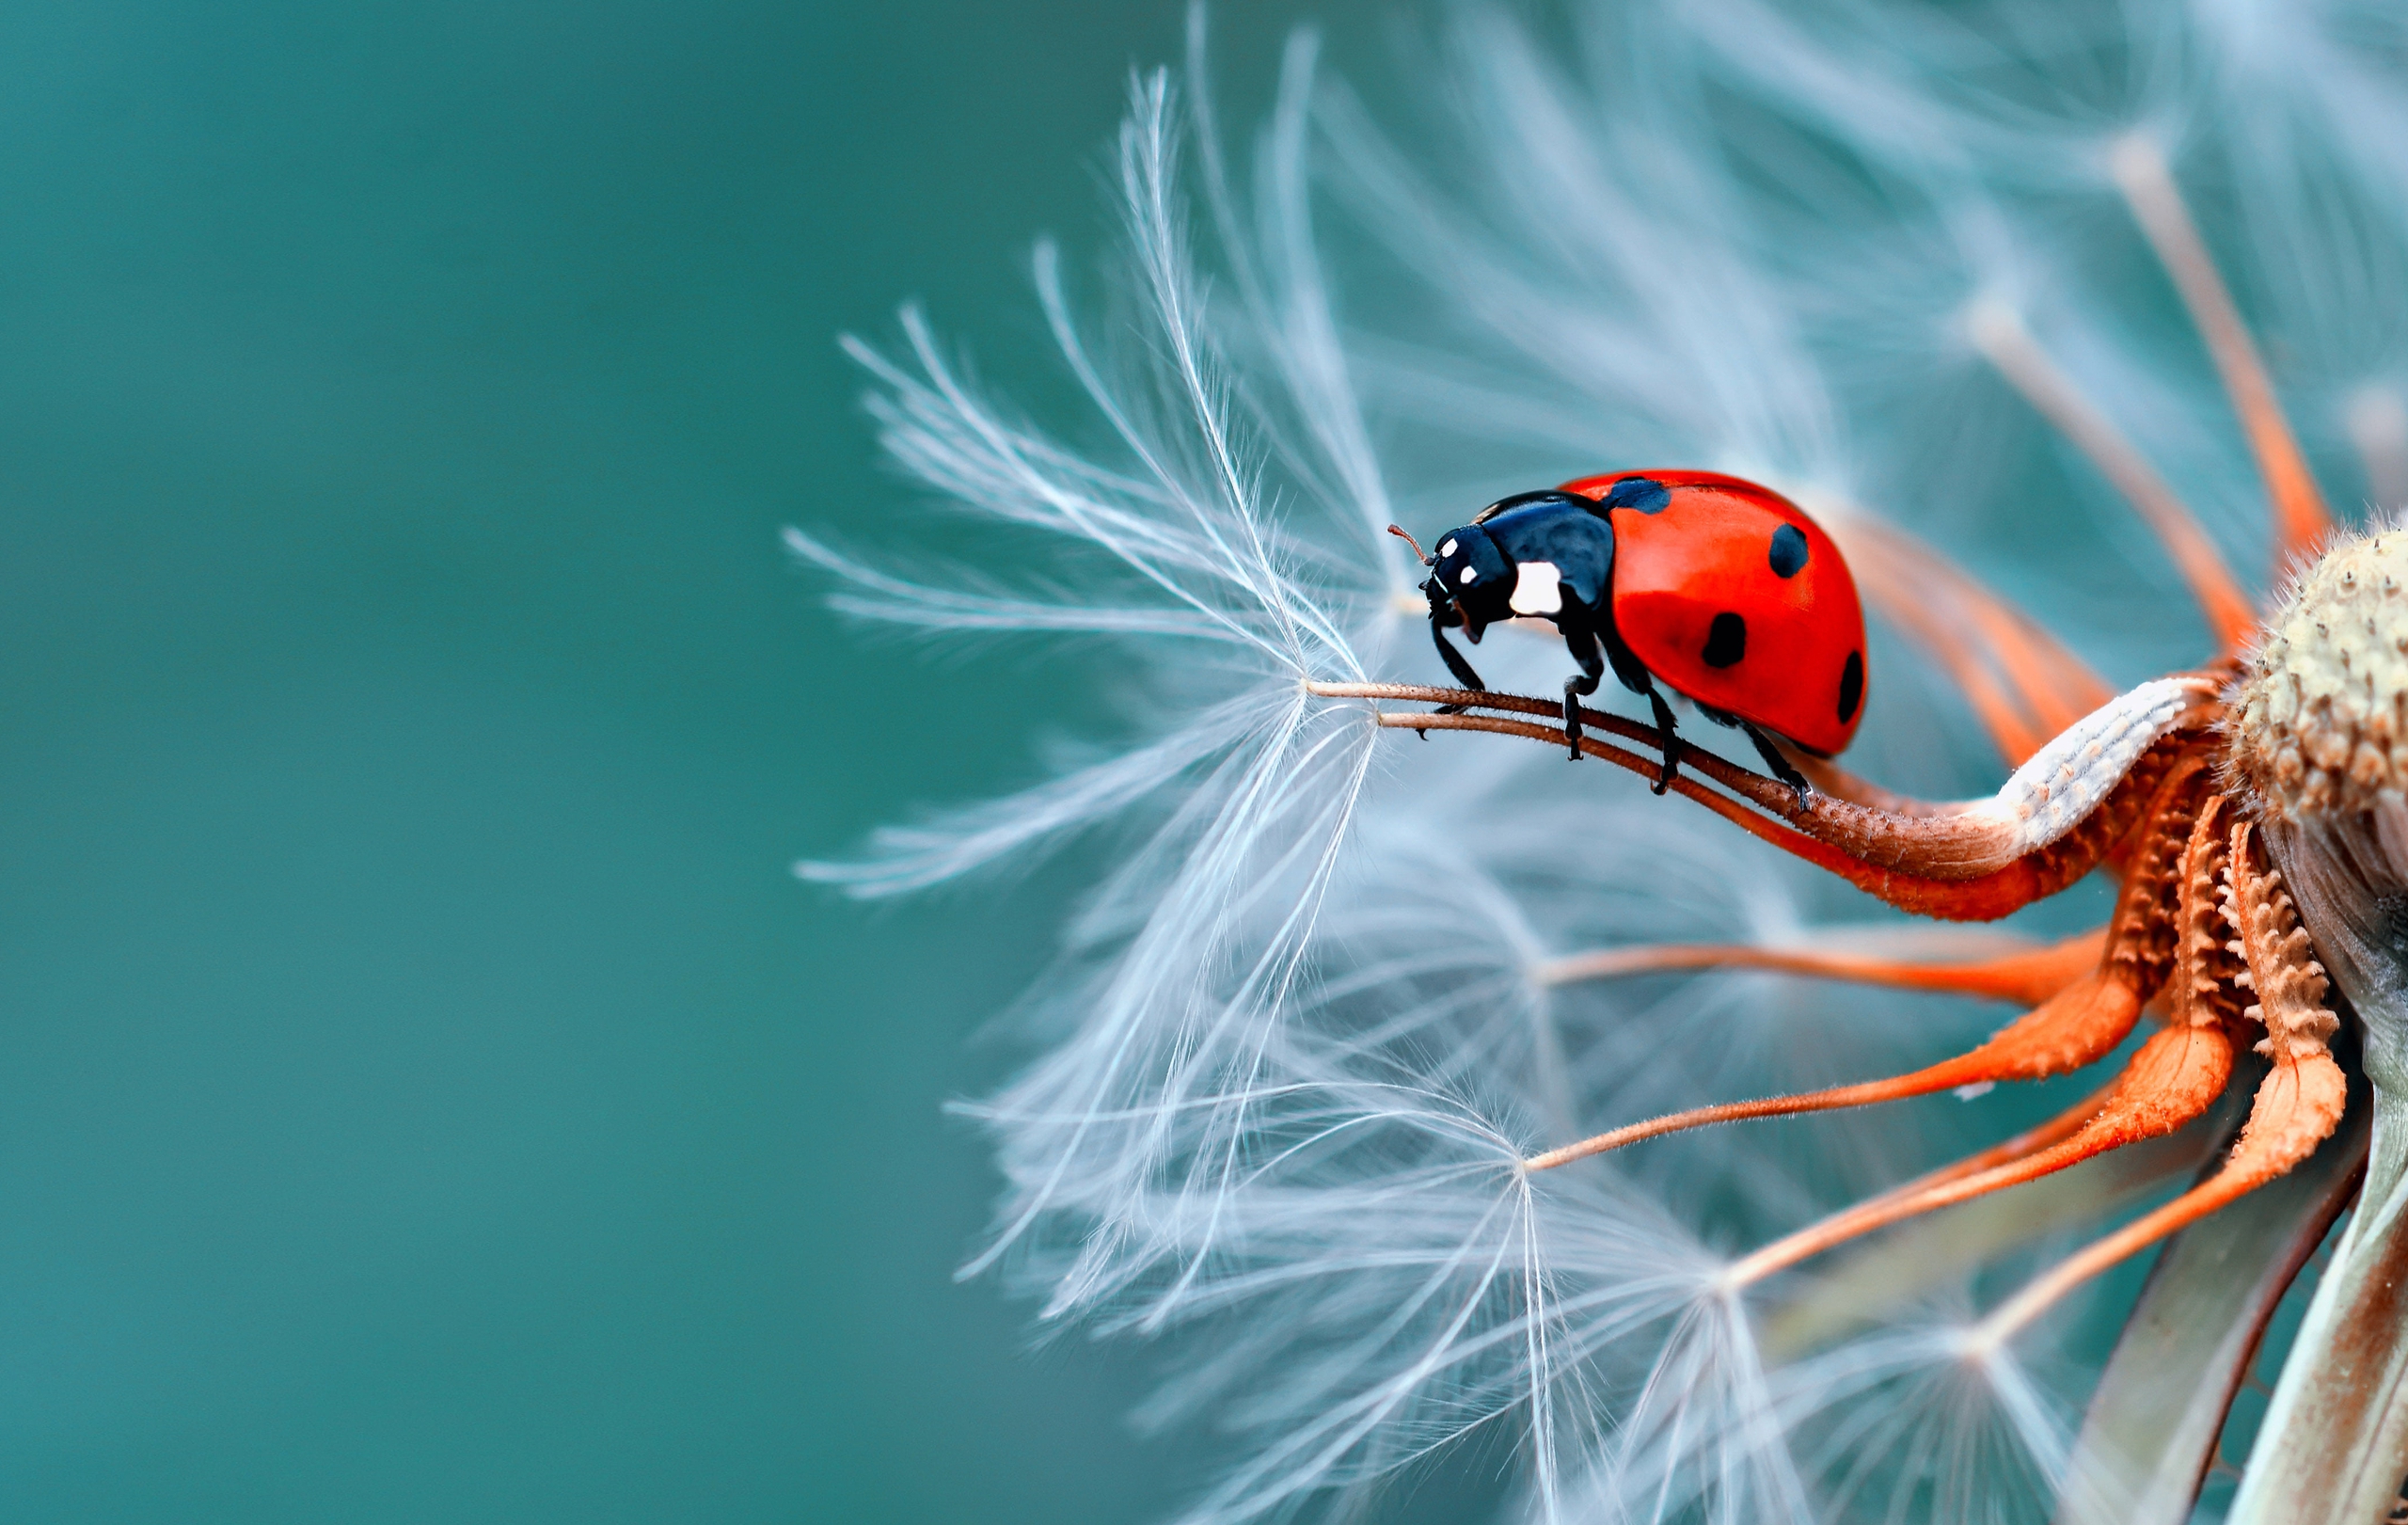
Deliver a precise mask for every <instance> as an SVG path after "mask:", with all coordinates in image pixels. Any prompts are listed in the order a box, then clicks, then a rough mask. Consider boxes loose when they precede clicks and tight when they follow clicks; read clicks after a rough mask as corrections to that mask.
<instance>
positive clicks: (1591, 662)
mask: <svg viewBox="0 0 2408 1525" xmlns="http://www.w3.org/2000/svg"><path fill="white" fill-rule="evenodd" d="M1560 628H1561V629H1562V631H1563V643H1564V645H1565V646H1566V647H1568V648H1570V650H1571V652H1572V659H1573V660H1574V661H1576V662H1578V663H1579V664H1580V671H1579V672H1577V673H1576V674H1574V675H1572V676H1570V677H1567V678H1565V679H1564V680H1563V739H1564V740H1565V741H1567V742H1569V743H1570V744H1571V747H1572V760H1573V761H1574V762H1578V761H1579V760H1580V701H1581V700H1582V699H1584V698H1586V697H1588V696H1589V695H1590V694H1592V693H1594V692H1596V691H1597V681H1598V679H1600V678H1602V677H1604V676H1605V675H1606V654H1605V653H1604V651H1602V650H1601V649H1599V647H1598V645H1597V633H1596V632H1595V631H1594V630H1592V629H1590V628H1589V627H1587V626H1585V625H1575V624H1572V623H1571V622H1569V621H1565V622H1563V623H1562V624H1561V626H1560Z"/></svg>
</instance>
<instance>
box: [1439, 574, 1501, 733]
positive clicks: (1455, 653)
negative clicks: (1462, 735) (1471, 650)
mask: <svg viewBox="0 0 2408 1525" xmlns="http://www.w3.org/2000/svg"><path fill="white" fill-rule="evenodd" d="M1450 624H1454V610H1450V607H1448V605H1445V600H1442V597H1440V596H1437V593H1431V641H1433V643H1435V645H1437V658H1440V660H1442V662H1445V665H1448V672H1452V675H1454V682H1459V684H1462V687H1466V689H1471V691H1476V694H1486V691H1488V684H1483V682H1481V675H1479V672H1474V670H1471V660H1469V658H1464V653H1459V650H1454V641H1448V627H1450ZM1462 708H1464V706H1459V704H1448V706H1442V708H1440V710H1437V713H1440V716H1454V713H1462Z"/></svg>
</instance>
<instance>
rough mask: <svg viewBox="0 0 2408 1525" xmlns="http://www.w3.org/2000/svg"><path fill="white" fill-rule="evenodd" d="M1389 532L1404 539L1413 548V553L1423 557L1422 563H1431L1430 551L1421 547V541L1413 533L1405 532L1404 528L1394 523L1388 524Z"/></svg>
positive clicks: (1425, 564)
mask: <svg viewBox="0 0 2408 1525" xmlns="http://www.w3.org/2000/svg"><path fill="white" fill-rule="evenodd" d="M1388 533H1390V534H1392V535H1394V536H1396V537H1397V538H1398V539H1399V540H1402V541H1403V542H1404V543H1405V544H1406V545H1408V546H1411V547H1412V548H1413V554H1415V555H1416V556H1418V557H1420V558H1421V564H1422V565H1424V566H1427V565H1429V564H1430V553H1429V552H1428V551H1426V550H1423V549H1422V548H1421V542H1420V541H1418V540H1416V539H1414V538H1413V537H1412V536H1411V535H1409V534H1407V533H1405V532H1403V531H1402V530H1401V529H1399V528H1398V527H1397V526H1395V525H1393V524H1391V525H1389V526H1388Z"/></svg>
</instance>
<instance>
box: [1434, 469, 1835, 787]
mask: <svg viewBox="0 0 2408 1525" xmlns="http://www.w3.org/2000/svg"><path fill="white" fill-rule="evenodd" d="M1397 533H1399V534H1403V532H1402V530H1400V531H1398V532H1397ZM1406 538H1407V540H1408V541H1410V540H1411V537H1410V536H1406ZM1414 548H1415V550H1416V551H1417V552H1418V551H1419V550H1420V547H1419V546H1418V545H1416V546H1415V547H1414ZM1421 560H1422V564H1423V565H1425V566H1427V567H1429V568H1430V577H1429V580H1427V581H1426V582H1424V583H1423V584H1422V585H1421V586H1422V591H1423V592H1424V593H1425V594H1427V595H1428V596H1429V598H1430V635H1431V639H1433V640H1434V641H1435V642H1436V643H1437V644H1438V655H1439V656H1441V657H1443V658H1445V659H1446V662H1447V667H1448V670H1449V671H1450V672H1451V673H1453V674H1454V675H1455V677H1456V679H1457V680H1458V681H1460V682H1461V683H1462V684H1463V685H1464V687H1465V688H1468V689H1485V688H1486V687H1487V685H1485V684H1483V683H1482V682H1481V680H1480V675H1479V674H1478V673H1476V672H1474V671H1472V667H1471V663H1470V662H1469V661H1467V660H1465V658H1464V655H1463V653H1462V652H1460V651H1457V650H1456V649H1455V647H1454V645H1453V643H1450V642H1449V641H1448V639H1447V631H1448V629H1449V628H1450V627H1453V626H1458V625H1460V626H1461V627H1463V629H1464V633H1465V635H1466V636H1468V637H1470V639H1471V640H1472V642H1473V643H1475V644H1477V643H1479V641H1480V637H1481V631H1482V630H1484V629H1486V628H1487V627H1489V626H1491V625H1495V624H1497V622H1499V621H1501V620H1509V619H1513V618H1514V617H1516V616H1517V615H1518V616H1522V617H1527V618H1537V619H1547V620H1553V621H1554V622H1555V625H1556V627H1557V628H1558V629H1560V630H1561V631H1562V632H1563V640H1564V643H1565V644H1566V645H1567V646H1569V647H1570V648H1571V651H1572V659H1573V660H1575V661H1576V662H1578V663H1579V664H1580V671H1579V672H1578V673H1576V674H1575V675H1573V676H1571V677H1569V678H1566V679H1565V680H1564V684H1563V732H1564V739H1565V740H1567V741H1568V742H1570V743H1571V746H1572V755H1573V756H1574V757H1575V758H1577V757H1578V756H1579V755H1580V721H1579V709H1578V705H1577V702H1576V701H1577V700H1578V698H1579V697H1580V696H1582V695H1585V694H1590V693H1594V692H1595V691H1596V690H1597V682H1598V679H1599V678H1601V677H1602V676H1603V675H1604V673H1605V668H1606V665H1607V664H1608V663H1611V664H1612V666H1613V670H1614V676H1615V677H1617V678H1619V679H1621V681H1622V685H1623V687H1624V688H1626V689H1628V690H1630V691H1632V692H1633V693H1638V694H1644V695H1645V696H1646V698H1647V701H1648V703H1649V704H1650V705H1651V706H1652V707H1654V709H1655V715H1656V727H1657V729H1659V730H1661V731H1662V732H1663V733H1664V766H1663V770H1662V771H1661V772H1660V773H1659V774H1658V775H1657V779H1656V786H1655V789H1656V793H1657V794H1661V793H1663V792H1664V791H1665V790H1666V789H1667V788H1669V787H1670V786H1671V782H1672V711H1671V707H1669V706H1667V705H1666V704H1665V702H1664V696H1663V694H1662V693H1661V692H1659V691H1657V687H1656V686H1657V685H1658V684H1659V683H1660V684H1661V685H1663V687H1665V688H1668V689H1671V691H1673V692H1675V693H1677V694H1680V695H1681V696H1682V697H1684V698H1686V699H1687V700H1689V701H1690V702H1692V703H1693V704H1695V705H1696V706H1697V707H1699V708H1700V709H1701V710H1703V712H1704V713H1705V715H1706V716H1707V718H1708V719H1711V720H1714V721H1716V722H1719V723H1721V724H1724V725H1735V726H1737V727H1738V728H1740V729H1741V730H1744V731H1745V732H1747V733H1748V738H1749V739H1750V740H1751V741H1753V742H1754V743H1755V746H1756V751H1757V752H1758V753H1759V754H1760V755H1762V756H1763V757H1764V760H1765V763H1766V766H1767V767H1769V768H1770V769H1771V770H1773V772H1774V773H1775V774H1776V775H1777V776H1779V777H1780V778H1781V779H1782V781H1783V782H1785V783H1786V784H1788V785H1789V786H1790V787H1791V788H1793V789H1795V790H1797V791H1798V796H1799V798H1800V800H1801V801H1802V800H1803V798H1804V797H1805V795H1806V793H1807V786H1806V780H1805V779H1804V778H1803V777H1801V776H1800V775H1799V774H1798V770H1797V769H1796V768H1795V767H1793V766H1792V765H1791V764H1790V762H1789V760H1788V759H1787V758H1786V757H1784V756H1782V754H1781V751H1780V749H1779V748H1778V747H1776V746H1775V745H1774V744H1773V742H1772V739H1771V738H1772V737H1775V736H1778V737H1780V738H1782V739H1785V740H1787V741H1789V742H1791V743H1792V744H1794V745H1795V746H1797V747H1798V749H1799V750H1800V751H1803V752H1808V753H1811V754H1813V755H1816V756H1820V757H1828V756H1830V755H1832V754H1834V753H1837V752H1839V751H1840V750H1842V749H1843V748H1845V747H1846V745H1847V744H1848V742H1849V741H1850V740H1851V739H1853V738H1854V737H1855V735H1856V727H1857V723H1858V722H1859V721H1860V720H1861V719H1862V718H1863V714H1864V612H1863V609H1862V606H1861V605H1860V604H1859V603H1858V601H1857V596H1856V580H1855V579H1854V578H1852V577H1850V576H1849V575H1848V569H1847V564H1846V562H1845V561H1843V560H1841V558H1840V551H1839V547H1838V546H1837V545H1835V544H1833V543H1832V540H1831V537H1830V535H1828V534H1826V533H1824V532H1823V530H1822V527H1821V526H1820V525H1817V524H1816V523H1815V522H1814V520H1813V519H1811V518H1809V517H1807V516H1806V513H1805V511H1804V510H1803V509H1800V508H1799V507H1798V505H1797V504H1795V503H1793V502H1791V501H1790V500H1788V499H1786V498H1783V497H1782V496H1781V495H1780V494H1779V493H1776V492H1772V491H1770V490H1768V489H1766V488H1764V487H1760V486H1758V485H1755V484H1754V483H1752V482H1743V481H1741V480H1740V479H1739V478H1737V477H1726V476H1722V475H1719V474H1718V473H1715V472H1712V471H1624V472H1616V473H1611V474H1608V475H1606V476H1594V477H1582V478H1579V479H1578V480H1577V481H1574V482H1567V483H1565V484H1564V485H1562V486H1560V487H1558V488H1555V489H1554V490H1552V491H1548V492H1526V493H1521V494H1517V495H1516V496H1514V497H1512V498H1505V499H1500V500H1497V502H1494V503H1491V504H1489V505H1488V506H1487V507H1486V508H1484V509H1481V511H1480V513H1479V514H1477V515H1475V516H1473V518H1472V521H1471V522H1470V523H1469V524H1466V525H1465V526H1463V527H1462V528H1461V529H1457V530H1450V531H1449V532H1447V533H1446V534H1445V535H1443V536H1442V537H1440V539H1439V541H1438V550H1437V554H1436V555H1434V556H1430V555H1425V556H1423V557H1422V558H1421Z"/></svg>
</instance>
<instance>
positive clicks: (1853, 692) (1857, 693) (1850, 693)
mask: <svg viewBox="0 0 2408 1525" xmlns="http://www.w3.org/2000/svg"><path fill="white" fill-rule="evenodd" d="M1863 698H1864V655H1863V653H1861V652H1855V651H1851V652H1849V653H1848V654H1847V665H1846V667H1843V668H1841V669H1840V723H1841V724H1842V725H1846V723H1848V718H1849V717H1850V716H1852V715H1854V714H1855V713H1856V707H1857V705H1858V703H1859V702H1860V701H1861V700H1862V699H1863Z"/></svg>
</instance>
